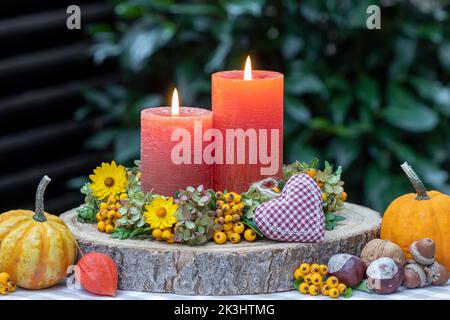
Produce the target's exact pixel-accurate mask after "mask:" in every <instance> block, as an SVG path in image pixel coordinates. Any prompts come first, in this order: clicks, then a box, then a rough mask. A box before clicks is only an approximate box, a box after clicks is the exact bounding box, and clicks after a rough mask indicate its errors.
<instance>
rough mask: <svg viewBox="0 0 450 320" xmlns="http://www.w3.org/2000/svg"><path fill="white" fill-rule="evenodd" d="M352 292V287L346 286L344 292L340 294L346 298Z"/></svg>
mask: <svg viewBox="0 0 450 320" xmlns="http://www.w3.org/2000/svg"><path fill="white" fill-rule="evenodd" d="M352 294H353V291H352V288H347V289H345V291H344V293H343V294H342V296H343V297H344V298H346V299H348V298H350V297H351V296H352Z"/></svg>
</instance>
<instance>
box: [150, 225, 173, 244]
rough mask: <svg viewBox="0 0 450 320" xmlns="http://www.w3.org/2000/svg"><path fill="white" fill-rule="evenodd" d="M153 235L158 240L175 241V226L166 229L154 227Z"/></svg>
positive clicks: (170, 242)
mask: <svg viewBox="0 0 450 320" xmlns="http://www.w3.org/2000/svg"><path fill="white" fill-rule="evenodd" d="M152 237H153V238H155V240H158V241H166V242H167V243H169V244H172V243H175V240H174V239H173V228H165V229H158V228H156V229H153V230H152Z"/></svg>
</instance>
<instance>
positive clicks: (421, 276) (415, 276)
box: [404, 263, 429, 289]
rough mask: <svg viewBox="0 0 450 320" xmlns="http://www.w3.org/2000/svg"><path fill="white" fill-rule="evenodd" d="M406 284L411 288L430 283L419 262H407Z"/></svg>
mask: <svg viewBox="0 0 450 320" xmlns="http://www.w3.org/2000/svg"><path fill="white" fill-rule="evenodd" d="M404 284H405V287H407V288H409V289H413V288H419V287H420V288H421V287H425V286H427V285H429V281H428V277H427V274H426V273H425V270H424V269H423V268H422V267H421V266H420V265H419V264H417V263H410V264H407V265H406V267H405V275H404Z"/></svg>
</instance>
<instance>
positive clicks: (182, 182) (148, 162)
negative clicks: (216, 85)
mask: <svg viewBox="0 0 450 320" xmlns="http://www.w3.org/2000/svg"><path fill="white" fill-rule="evenodd" d="M211 126H212V113H211V111H209V110H205V109H200V108H191V107H180V106H179V101H178V93H177V91H176V89H175V90H174V93H173V96H172V107H159V108H149V109H144V110H143V111H142V112H141V186H142V189H143V190H144V191H145V192H150V191H152V190H153V192H155V193H157V194H161V195H165V196H174V195H175V192H176V191H177V190H179V189H184V188H186V187H187V186H198V185H200V184H203V185H204V186H205V187H206V188H210V187H211V180H212V179H211V173H212V172H211V170H212V169H211V165H208V164H205V163H204V162H203V161H202V149H203V147H204V145H205V144H206V143H204V142H203V140H202V131H205V130H208V129H210V128H211Z"/></svg>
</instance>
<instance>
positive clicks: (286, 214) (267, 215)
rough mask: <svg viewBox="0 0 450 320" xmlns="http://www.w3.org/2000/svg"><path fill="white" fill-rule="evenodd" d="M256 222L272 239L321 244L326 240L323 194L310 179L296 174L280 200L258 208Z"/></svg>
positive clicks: (255, 215) (266, 203)
mask: <svg viewBox="0 0 450 320" xmlns="http://www.w3.org/2000/svg"><path fill="white" fill-rule="evenodd" d="M253 221H254V222H255V223H256V225H257V226H258V228H259V229H260V230H261V232H262V233H263V234H264V235H265V236H266V237H267V238H269V239H272V240H278V241H288V242H322V241H323V239H324V237H325V217H324V212H323V208H322V191H321V190H320V188H319V186H318V185H317V184H316V182H315V181H314V180H313V179H312V178H311V177H310V176H308V175H306V174H296V175H294V176H292V177H291V178H290V179H289V181H288V182H287V183H286V185H285V186H284V188H283V191H282V193H281V195H280V196H279V197H277V198H275V199H272V200H270V201H267V202H264V203H262V204H260V205H259V206H258V207H257V208H256V211H255V213H254V215H253Z"/></svg>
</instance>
